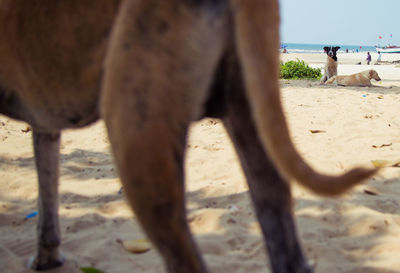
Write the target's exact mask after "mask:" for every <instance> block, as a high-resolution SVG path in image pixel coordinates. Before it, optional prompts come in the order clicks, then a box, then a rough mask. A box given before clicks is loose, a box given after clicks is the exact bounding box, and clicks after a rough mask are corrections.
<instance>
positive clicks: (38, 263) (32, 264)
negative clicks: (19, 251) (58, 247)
mask: <svg viewBox="0 0 400 273" xmlns="http://www.w3.org/2000/svg"><path fill="white" fill-rule="evenodd" d="M58 256H59V257H58V259H53V258H47V259H43V258H42V259H38V258H37V257H36V256H32V257H30V258H29V259H28V264H27V266H28V268H29V269H32V270H38V271H39V270H49V269H53V268H56V267H60V266H62V265H63V264H64V262H65V257H64V255H62V254H60V255H58Z"/></svg>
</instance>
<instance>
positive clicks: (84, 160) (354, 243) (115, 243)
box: [0, 53, 400, 273]
mask: <svg viewBox="0 0 400 273" xmlns="http://www.w3.org/2000/svg"><path fill="white" fill-rule="evenodd" d="M365 58H366V53H348V54H346V53H339V54H338V60H339V61H338V62H339V65H338V74H339V75H346V74H352V73H357V72H360V71H364V70H367V69H371V68H372V69H375V70H376V71H377V72H378V74H379V75H380V77H381V78H382V81H381V82H379V83H378V82H373V84H375V85H377V86H378V87H376V88H365V87H337V86H323V85H320V84H319V82H316V81H306V80H301V81H292V80H281V86H282V101H283V104H284V108H285V112H286V114H287V118H288V122H289V126H290V130H291V134H292V136H293V140H294V142H295V144H296V145H297V147H298V149H299V150H300V152H301V153H302V155H303V156H304V157H305V158H306V159H307V161H308V162H310V164H311V165H312V166H313V167H315V168H316V169H318V170H320V171H321V172H324V173H330V174H338V173H342V172H343V171H345V170H348V169H350V168H351V167H353V166H359V165H361V166H366V167H372V163H371V162H372V161H374V160H384V161H385V162H387V163H388V165H392V167H385V168H383V169H382V170H381V171H380V172H379V173H378V174H377V175H375V176H374V177H373V178H371V179H370V180H368V181H366V182H365V183H364V184H362V185H359V186H356V187H355V188H354V190H353V191H351V192H349V193H348V194H346V195H344V196H342V197H340V198H337V199H333V198H322V197H319V196H316V195H314V194H312V193H310V192H308V191H307V190H305V189H303V188H301V187H299V186H297V184H295V183H292V185H293V198H294V205H295V206H294V213H295V216H296V221H297V228H298V234H299V237H300V239H301V242H302V244H303V248H304V250H305V252H306V254H307V256H308V258H309V259H310V262H311V263H312V264H313V265H314V266H315V272H317V273H323V272H338V273H378V272H379V273H398V272H400V271H399V269H398V268H400V259H399V258H398V257H399V256H400V168H399V164H397V163H399V162H400V114H399V113H400V67H398V65H396V64H390V62H393V61H396V60H400V54H399V55H395V54H392V55H383V56H382V61H384V62H385V63H384V64H381V65H369V66H368V65H366V62H365ZM376 58H377V54H376V53H373V54H372V63H374V62H375V60H376ZM281 59H282V61H288V60H296V59H300V60H304V61H305V62H307V63H309V64H310V65H311V66H313V67H320V68H322V67H323V66H324V64H325V60H326V55H325V54H322V53H321V54H293V53H289V54H282V55H281ZM358 62H361V63H362V64H361V65H358V64H357V63H358ZM384 87H392V88H390V89H388V88H384ZM26 129H27V125H26V124H25V123H21V122H16V121H14V120H11V119H9V118H7V117H4V116H0V233H1V237H0V272H1V273H27V272H33V271H30V270H28V269H26V268H25V263H26V261H27V259H28V257H29V256H31V255H33V254H34V251H35V248H36V222H37V216H36V217H32V218H29V219H26V216H27V215H29V214H31V213H32V212H35V211H36V210H37V208H36V207H37V206H36V203H37V200H36V198H37V185H36V172H35V168H34V158H33V153H32V144H31V142H32V140H31V137H32V136H31V132H30V131H29V130H26ZM314 130H316V131H317V132H318V133H312V131H313V132H315V131H314ZM187 151H188V152H187V158H186V173H187V184H186V189H187V207H188V219H189V222H190V225H191V228H192V231H193V234H194V236H195V238H196V240H197V242H198V244H199V246H200V248H201V250H202V253H203V256H204V258H205V260H206V262H207V265H208V267H209V270H210V272H213V273H233V272H235V273H250V272H251V273H261V272H263V273H265V272H270V270H269V267H268V263H269V261H268V258H267V256H266V254H265V251H264V245H263V238H262V236H261V233H260V229H259V226H258V223H257V221H256V219H255V217H254V212H253V209H252V206H251V202H250V200H249V196H248V188H247V184H246V181H245V179H244V176H243V174H242V171H241V168H240V165H239V162H238V159H237V157H236V154H235V151H234V149H233V147H232V145H231V143H230V140H229V138H228V136H227V134H226V132H225V130H224V128H223V125H222V123H221V122H220V121H219V120H213V119H204V120H202V121H199V122H197V123H194V124H193V126H192V128H191V130H190V136H189V142H188V150H187ZM60 157H61V166H60V202H61V203H60V210H59V212H60V223H61V230H62V237H63V238H62V240H63V242H62V251H63V253H64V254H65V256H66V257H67V259H68V262H67V264H66V266H65V267H63V268H60V269H57V270H52V271H49V272H52V273H67V272H68V273H69V272H73V273H77V272H80V271H79V270H78V269H77V268H79V267H86V266H91V267H95V268H98V269H100V270H102V271H104V272H106V273H126V272H141V273H160V272H164V269H163V264H162V261H161V259H160V257H159V256H158V253H157V251H156V250H155V249H151V250H150V251H148V252H146V253H143V254H132V253H129V252H127V251H126V250H125V249H124V248H123V247H122V245H121V243H120V242H121V241H124V240H134V239H145V238H146V237H145V235H144V233H143V232H142V231H141V229H140V226H139V224H138V222H137V219H136V217H135V216H134V214H133V213H132V212H131V210H130V208H129V207H128V206H127V205H126V203H125V199H124V196H123V194H121V193H120V192H119V190H120V187H121V186H120V183H119V180H118V178H117V175H116V171H115V167H114V165H113V159H112V157H111V155H110V147H109V142H108V140H107V135H106V133H105V129H104V124H103V122H102V121H99V122H97V123H96V124H94V125H92V126H90V127H87V128H84V129H81V130H68V131H65V133H64V134H63V137H62V146H61V156H60ZM161 224H162V223H160V225H161Z"/></svg>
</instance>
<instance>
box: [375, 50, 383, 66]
mask: <svg viewBox="0 0 400 273" xmlns="http://www.w3.org/2000/svg"><path fill="white" fill-rule="evenodd" d="M381 59H382V53H381V52H380V51H378V59H376V62H375V64H379V63H380V62H381Z"/></svg>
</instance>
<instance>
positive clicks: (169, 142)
mask: <svg viewBox="0 0 400 273" xmlns="http://www.w3.org/2000/svg"><path fill="white" fill-rule="evenodd" d="M118 7H119V1H117V0H115V1H111V0H88V1H80V0H71V1H54V0H37V1H16V0H3V1H0V32H1V37H2V39H1V40H0V63H1V64H2V65H1V66H0V111H1V112H2V113H4V114H6V115H9V116H11V117H14V118H17V119H20V120H24V121H26V122H28V123H29V124H31V126H32V127H33V135H34V148H35V158H36V165H37V170H38V175H39V199H40V201H39V214H40V217H39V223H38V232H39V235H38V253H37V256H36V258H34V259H33V260H32V262H31V267H32V268H35V269H47V268H51V267H54V266H58V265H60V264H62V262H63V258H62V256H61V255H60V253H59V245H60V238H61V236H60V230H59V227H58V213H57V209H58V190H57V183H58V163H57V162H58V160H57V159H58V149H59V138H60V132H61V130H62V129H64V128H71V127H73V128H74V127H81V126H83V125H86V124H89V123H90V122H92V121H94V120H96V118H97V117H98V105H99V104H98V101H99V99H100V100H101V103H100V106H101V114H102V116H103V117H104V119H105V122H106V125H107V128H108V132H109V136H110V141H111V144H112V148H113V152H114V155H115V160H116V164H117V167H118V170H119V174H120V177H121V181H122V182H123V185H124V188H125V191H126V194H127V197H128V200H129V202H130V204H131V206H132V208H133V209H134V211H135V213H136V215H137V217H138V219H139V220H140V222H141V224H142V225H143V227H144V230H145V231H146V232H147V234H148V236H149V238H150V239H151V240H152V241H153V243H154V244H155V246H156V247H157V249H158V250H159V251H160V253H161V254H162V256H163V257H164V260H165V263H166V266H167V269H168V271H169V272H175V273H177V272H185V273H189V272H191V273H200V272H203V273H204V272H206V271H207V270H206V268H205V265H204V263H203V262H202V259H201V257H200V254H199V252H198V250H197V247H196V245H195V243H194V241H193V239H192V237H191V234H190V231H189V227H188V225H187V222H186V218H185V207H184V202H185V200H184V187H183V183H184V174H183V158H184V149H185V141H186V135H187V131H188V126H189V124H190V123H191V122H192V121H194V120H196V119H199V118H202V117H204V116H213V117H219V118H221V119H223V121H224V124H225V125H226V128H227V130H228V132H229V134H230V136H231V138H232V140H233V142H234V144H235V147H236V149H237V151H238V154H239V157H240V160H241V162H242V166H243V169H244V171H245V174H246V177H247V180H248V183H249V186H250V193H251V196H252V198H253V201H254V204H255V209H256V212H257V215H258V219H259V221H260V225H261V228H262V230H263V233H264V235H265V236H266V237H268V244H267V248H268V251H269V255H270V259H271V266H272V269H273V272H299V273H300V272H310V269H309V267H308V265H307V262H306V261H305V259H304V256H303V254H302V251H301V248H300V246H299V243H298V240H297V237H296V230H295V227H294V223H293V218H292V215H291V201H290V200H291V197H290V189H289V186H288V184H287V183H286V182H285V181H284V180H282V179H281V178H280V176H279V175H278V173H277V172H276V168H275V167H274V166H276V167H277V169H279V171H280V173H281V174H282V175H283V176H284V177H285V178H287V179H290V178H294V179H296V180H297V181H298V182H300V183H301V184H303V185H304V186H306V187H307V188H309V189H311V190H313V191H315V192H317V193H320V194H325V195H335V194H340V193H342V192H344V191H346V190H348V189H349V188H351V186H352V185H354V184H356V183H358V182H359V181H360V180H362V179H364V178H366V177H368V176H369V175H371V174H373V173H374V171H371V170H363V169H356V170H352V171H350V172H349V173H347V174H344V175H342V176H339V177H331V176H324V175H320V174H318V173H315V172H314V171H313V170H312V169H311V168H310V167H309V166H308V165H307V164H306V163H305V162H304V160H303V159H302V158H301V157H300V155H299V154H298V152H297V151H296V149H295V148H294V146H293V143H292V142H291V140H290V137H289V132H288V128H287V125H286V121H285V117H284V114H283V111H282V106H281V103H280V95H279V83H278V79H277V78H278V69H279V51H278V49H279V10H278V1H276V0H254V1H246V0H231V1H228V0H226V1H212V0H203V1H193V0H180V1H178V0H168V1H167V0H165V1H156V0H136V1H134V0H125V1H123V3H122V4H121V7H120V11H119V13H118V14H117V9H118ZM99 16H100V17H101V18H99ZM114 18H116V19H115V25H114V26H113V22H114ZM111 29H112V34H111V36H110V34H109V33H110V31H111ZM108 44H109V47H108V49H107V50H106V48H107V45H108ZM106 55H107V57H106V59H105V64H104V76H103V74H102V71H103V69H102V67H103V65H102V64H103V61H104V58H105V56H106ZM101 82H102V84H101ZM101 86H102V93H101V94H100V87H101ZM264 149H265V151H268V155H269V157H270V158H271V159H272V161H273V162H274V164H272V163H271V161H270V160H269V158H268V157H267V156H266V153H265V152H264Z"/></svg>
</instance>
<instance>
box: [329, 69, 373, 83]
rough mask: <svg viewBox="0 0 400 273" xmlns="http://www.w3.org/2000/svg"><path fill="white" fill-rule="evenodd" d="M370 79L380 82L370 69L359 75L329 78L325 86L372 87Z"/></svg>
mask: <svg viewBox="0 0 400 273" xmlns="http://www.w3.org/2000/svg"><path fill="white" fill-rule="evenodd" d="M371 79H374V80H376V81H380V80H381V78H380V77H379V75H378V73H377V72H376V71H375V70H373V69H371V70H366V71H363V72H360V73H356V74H352V75H348V76H334V77H332V78H330V79H329V80H328V81H327V82H326V84H335V85H342V86H363V87H373V86H374V85H372V83H371Z"/></svg>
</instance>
